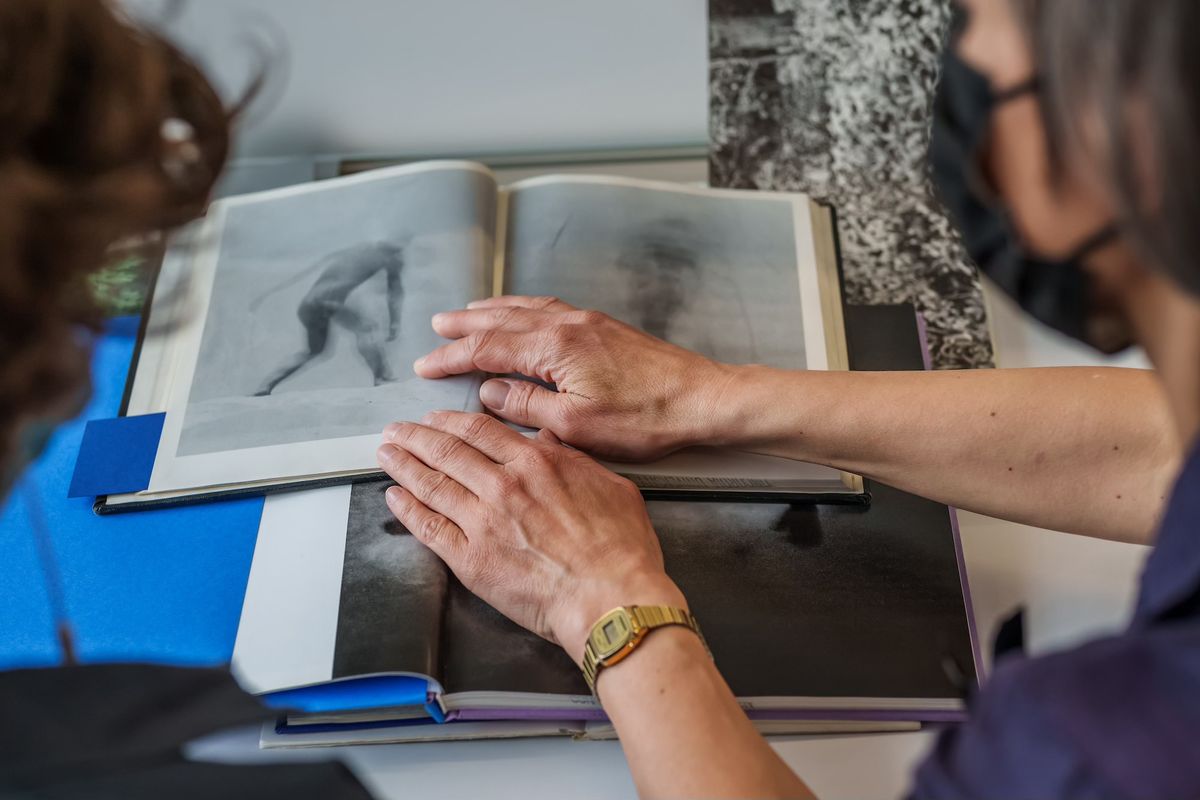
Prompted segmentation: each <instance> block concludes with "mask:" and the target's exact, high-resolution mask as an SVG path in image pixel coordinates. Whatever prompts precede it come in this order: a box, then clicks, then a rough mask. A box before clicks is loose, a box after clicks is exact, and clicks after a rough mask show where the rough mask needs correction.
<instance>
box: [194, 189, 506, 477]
mask: <svg viewBox="0 0 1200 800" xmlns="http://www.w3.org/2000/svg"><path fill="white" fill-rule="evenodd" d="M494 202H495V185H494V182H492V180H491V179H490V177H489V176H487V175H486V174H484V173H482V172H478V171H470V170H448V169H444V170H430V171H422V172H415V173H411V174H402V175H396V176H394V177H392V178H390V179H386V180H378V181H371V180H364V181H362V182H360V183H356V184H354V185H351V186H344V187H340V188H338V189H336V190H330V191H316V192H313V191H309V192H297V193H295V194H293V195H290V196H287V195H285V196H273V197H272V198H271V199H270V200H268V201H263V202H231V203H229V204H228V205H227V206H225V207H224V209H223V211H222V212H221V213H222V216H221V218H220V221H221V225H220V228H219V236H220V239H219V245H217V252H216V256H215V257H216V266H215V273H214V277H213V285H212V293H211V299H210V300H209V305H208V310H207V314H206V319H205V323H204V330H203V334H202V338H201V340H200V348H199V355H198V358H197V362H196V369H195V372H194V377H193V379H192V384H191V388H190V392H189V394H188V396H187V405H186V409H185V416H184V420H183V426H182V431H181V433H180V439H179V447H178V451H177V455H179V456H190V455H196V454H205V453H216V452H222V451H228V450H238V449H244V448H253V447H263V446H269V445H281V444H289V443H294V442H313V441H319V440H323V439H334V438H343V437H352V436H361V435H366V434H373V433H377V432H378V431H379V430H381V429H382V427H383V426H384V425H385V424H387V423H388V422H390V421H392V420H395V419H406V418H419V417H420V416H421V414H423V413H424V412H425V411H428V410H430V409H432V408H462V407H463V406H464V403H465V402H466V398H467V396H468V394H469V388H470V387H468V386H465V385H464V381H463V380H450V381H445V382H435V381H422V380H420V379H418V378H416V376H415V375H414V374H413V372H412V367H411V365H412V362H413V360H414V359H416V358H417V357H419V356H421V355H424V354H425V353H427V352H429V351H430V350H431V349H433V348H434V347H435V346H437V344H439V340H438V338H437V336H436V335H435V334H434V333H433V331H432V330H431V329H430V325H429V318H430V316H431V315H432V314H434V313H435V312H437V311H442V310H446V309H450V308H456V307H460V306H462V305H464V304H465V303H467V302H469V301H470V300H473V299H478V298H479V297H482V296H485V295H486V293H487V274H486V271H487V270H488V269H489V268H490V257H489V256H488V255H487V253H489V252H490V249H491V247H492V243H491V242H492V231H491V230H490V225H491V221H492V219H493V216H494V214H493V211H492V208H493V204H494ZM465 380H466V381H467V382H469V379H465Z"/></svg>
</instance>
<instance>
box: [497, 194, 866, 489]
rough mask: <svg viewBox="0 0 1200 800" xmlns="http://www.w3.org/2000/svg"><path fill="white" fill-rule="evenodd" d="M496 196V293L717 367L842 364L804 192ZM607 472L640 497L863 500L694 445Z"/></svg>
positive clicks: (834, 474) (830, 475)
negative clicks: (588, 313)
mask: <svg viewBox="0 0 1200 800" xmlns="http://www.w3.org/2000/svg"><path fill="white" fill-rule="evenodd" d="M505 199H506V205H507V226H506V231H505V245H504V247H505V254H506V258H505V264H504V287H503V290H504V292H505V293H508V294H531V295H553V296H556V297H560V298H562V299H563V300H565V301H567V302H568V303H572V304H573V305H576V306H579V307H582V308H594V309H598V310H600V311H604V312H606V313H608V314H609V315H611V316H613V317H615V318H616V319H619V320H621V321H623V322H626V323H628V324H630V325H633V326H634V327H637V328H641V329H642V330H644V331H646V332H648V333H650V334H653V335H654V336H657V337H659V338H661V339H665V340H666V341H669V342H672V343H673V344H677V345H679V346H681V347H685V348H687V349H689V350H693V351H695V352H698V353H700V354H702V355H705V356H708V357H710V358H712V359H715V360H717V361H721V362H724V363H728V364H765V365H768V366H772V367H776V368H779V369H793V370H799V369H831V368H843V367H844V358H831V348H830V346H829V345H830V343H831V342H832V343H835V344H840V343H841V341H842V340H841V339H840V338H829V337H830V334H829V323H830V322H833V323H834V324H835V325H840V324H841V315H840V313H838V314H837V315H836V320H832V321H831V320H828V319H826V316H827V314H826V312H825V311H824V310H823V309H824V307H825V306H826V305H830V304H834V305H836V306H837V308H838V310H839V312H840V302H841V301H840V297H839V296H836V294H835V295H834V296H827V294H828V293H823V292H822V288H821V284H822V281H823V280H824V281H826V282H828V277H829V276H828V275H826V274H825V272H826V271H829V270H833V272H832V279H833V281H834V285H835V286H836V270H835V269H834V267H833V264H832V263H831V264H830V265H828V270H824V271H823V269H824V265H822V264H819V263H818V254H817V247H816V243H815V241H814V231H813V225H812V219H813V217H812V207H811V204H810V201H809V199H808V198H807V197H804V196H803V195H798V194H781V193H769V192H738V191H728V190H718V189H707V188H700V187H688V186H680V185H677V184H669V183H659V182H652V181H641V180H633V179H628V178H611V177H596V176H552V177H546V178H536V179H533V180H528V181H523V182H521V183H518V184H515V185H513V186H511V187H509V188H508V189H507V191H506V192H505ZM825 233H826V235H829V236H832V234H831V233H830V232H828V231H826V232H825ZM830 244H831V245H832V242H831V243H830ZM834 333H835V334H836V333H837V331H836V330H835V331H834ZM842 349H843V350H844V347H843V348H842ZM837 350H838V348H837V347H834V348H832V351H833V353H834V355H837ZM608 466H609V467H610V468H612V469H614V470H615V471H617V472H619V473H621V474H623V475H625V476H627V477H629V478H631V479H632V480H634V481H635V482H636V483H638V484H639V485H640V486H642V487H643V488H645V489H659V490H668V491H701V492H703V491H739V492H743V493H750V494H756V493H768V494H769V493H775V492H803V493H820V494H847V495H849V494H857V493H859V492H861V491H862V487H861V483H860V482H857V481H846V480H843V476H842V473H840V472H838V471H837V470H834V469H832V468H829V467H825V466H819V465H812V464H804V463H801V462H798V461H794V460H791V459H785V458H776V457H771V456H764V455H757V454H747V453H736V454H735V453H731V452H728V451H717V450H711V449H705V448H691V449H688V450H684V451H680V452H678V453H675V454H672V455H671V456H669V457H668V458H666V459H663V460H661V461H658V462H655V463H652V464H609V465H608Z"/></svg>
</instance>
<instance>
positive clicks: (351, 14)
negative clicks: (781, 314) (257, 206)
mask: <svg viewBox="0 0 1200 800" xmlns="http://www.w3.org/2000/svg"><path fill="white" fill-rule="evenodd" d="M126 3H127V5H128V6H129V7H130V8H131V10H132V11H133V13H134V14H135V15H136V16H139V17H149V18H152V19H154V18H161V15H162V12H163V9H164V7H167V6H168V5H170V4H169V3H168V2H166V0H126ZM180 5H181V8H182V11H180V12H179V13H178V14H177V15H176V16H175V17H174V18H172V19H171V20H169V21H168V22H166V23H164V24H163V25H162V26H163V27H165V28H166V29H167V31H168V32H169V33H171V34H172V36H173V38H175V40H176V41H178V42H180V43H182V44H183V45H184V47H185V49H187V50H189V52H191V53H192V54H193V55H194V56H196V57H197V58H198V60H199V61H200V62H201V63H202V64H203V65H204V66H205V67H206V69H207V70H208V71H209V72H210V73H211V74H212V75H213V76H214V78H215V79H216V82H217V83H218V85H219V86H221V88H222V89H223V90H224V91H225V92H226V93H228V94H230V95H232V94H235V93H236V91H237V89H238V88H239V87H241V86H244V85H245V82H246V81H247V80H248V76H249V75H250V74H251V73H252V72H253V65H254V63H255V58H256V56H255V50H254V48H253V46H252V44H251V41H252V39H253V38H254V37H257V38H258V39H260V40H267V41H270V42H272V44H273V47H275V48H277V49H279V48H281V49H282V51H283V55H282V56H280V55H277V56H276V57H275V58H274V59H273V63H272V64H271V67H270V85H269V87H268V89H267V91H265V92H264V95H263V97H262V99H261V100H260V102H259V104H258V105H259V108H258V109H256V113H255V114H254V115H253V117H254V119H253V121H252V122H251V124H249V125H247V126H246V127H245V128H244V129H243V131H242V136H241V140H240V143H239V153H240V155H243V156H284V155H299V154H329V153H353V154H362V155H365V154H389V155H390V154H395V155H423V154H442V153H456V152H463V153H474V152H478V153H499V152H539V151H548V150H557V149H581V148H610V147H641V146H660V145H680V144H690V145H694V144H700V143H703V142H704V141H705V139H706V138H707V137H706V127H707V116H706V103H707V52H706V32H705V23H706V12H705V7H706V2H705V0H185V2H183V3H182V4H180Z"/></svg>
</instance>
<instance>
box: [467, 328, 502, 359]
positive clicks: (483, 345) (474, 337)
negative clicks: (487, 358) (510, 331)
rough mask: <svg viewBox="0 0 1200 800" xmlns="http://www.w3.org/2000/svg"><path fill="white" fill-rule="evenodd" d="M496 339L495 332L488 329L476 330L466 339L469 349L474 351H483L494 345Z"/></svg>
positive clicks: (474, 352)
mask: <svg viewBox="0 0 1200 800" xmlns="http://www.w3.org/2000/svg"><path fill="white" fill-rule="evenodd" d="M495 341H496V336H495V334H494V333H493V332H492V331H490V330H488V331H475V332H474V333H472V334H471V335H469V336H468V337H467V339H466V343H467V349H468V350H469V351H470V352H471V353H472V354H476V353H482V352H485V351H487V350H488V349H490V348H491V347H492V345H493V344H494V343H495Z"/></svg>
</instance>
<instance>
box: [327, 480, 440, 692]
mask: <svg viewBox="0 0 1200 800" xmlns="http://www.w3.org/2000/svg"><path fill="white" fill-rule="evenodd" d="M390 485H391V484H390V483H389V482H386V481H372V482H369V483H358V484H355V485H354V487H353V488H352V489H351V492H350V513H349V516H348V518H347V522H346V554H345V559H344V560H343V562H342V592H341V599H340V604H339V606H338V623H337V635H336V638H335V640H334V648H333V674H332V676H331V677H334V678H344V677H348V676H352V675H370V674H373V673H377V672H414V673H418V674H421V675H433V674H435V671H436V670H437V668H438V658H439V652H438V650H439V648H438V640H439V637H440V635H441V624H442V609H443V608H444V606H445V603H446V592H447V591H448V583H449V581H450V579H451V578H450V573H449V570H447V569H446V565H445V564H443V563H442V561H441V559H439V558H438V557H437V556H435V555H434V554H433V552H432V551H431V550H430V549H429V548H427V547H426V546H425V545H423V544H421V543H420V542H419V541H417V540H416V538H414V537H413V536H412V534H410V533H409V532H408V531H407V530H406V529H405V528H404V526H403V525H401V524H400V523H399V522H398V521H397V520H396V518H395V517H394V516H392V512H391V511H390V510H389V509H388V507H387V504H386V503H385V502H384V499H383V493H384V491H386V490H387V487H388V486H390Z"/></svg>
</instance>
